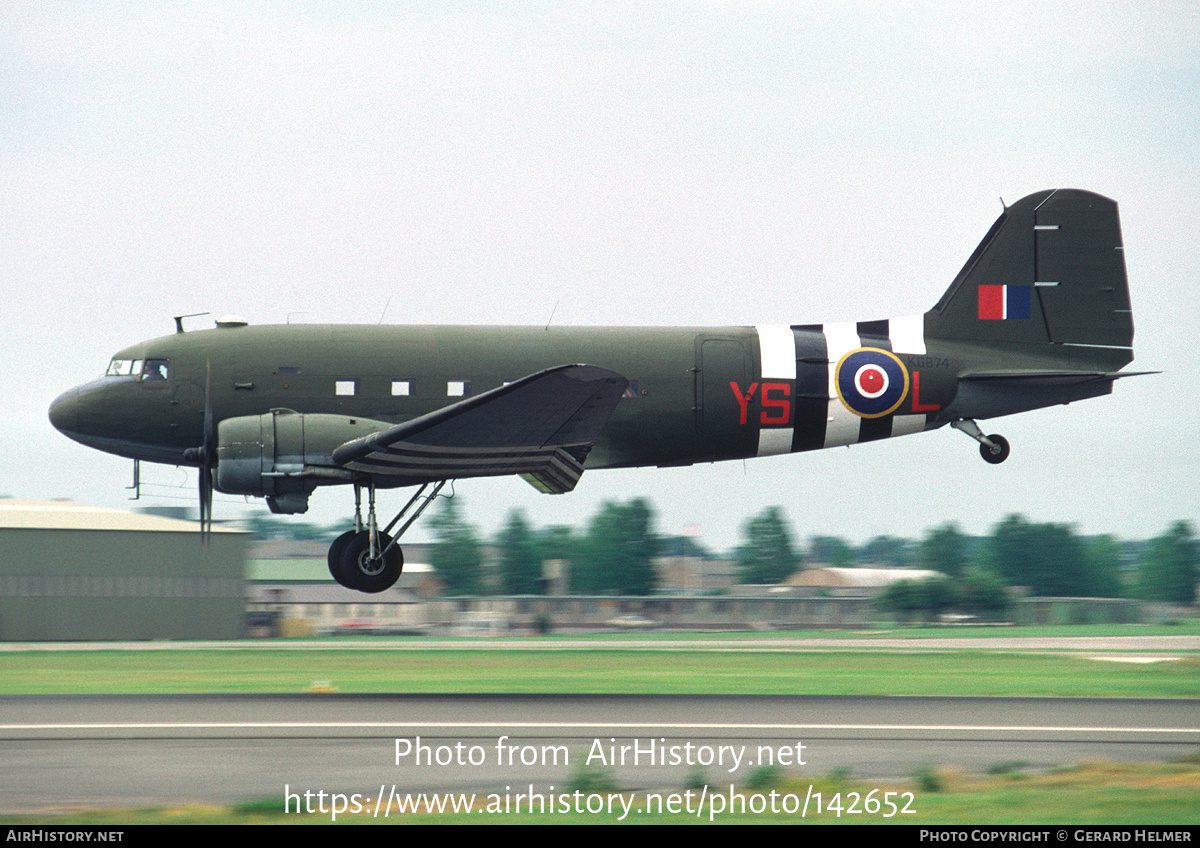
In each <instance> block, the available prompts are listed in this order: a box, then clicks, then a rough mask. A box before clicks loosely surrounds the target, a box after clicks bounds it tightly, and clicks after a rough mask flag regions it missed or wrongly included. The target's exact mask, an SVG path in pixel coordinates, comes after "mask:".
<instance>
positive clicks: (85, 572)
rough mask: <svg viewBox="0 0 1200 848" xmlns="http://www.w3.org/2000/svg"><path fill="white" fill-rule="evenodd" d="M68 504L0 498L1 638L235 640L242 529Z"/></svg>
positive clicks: (241, 613)
mask: <svg viewBox="0 0 1200 848" xmlns="http://www.w3.org/2000/svg"><path fill="white" fill-rule="evenodd" d="M199 530H200V528H199V525H198V524H196V523H194V522H188V521H177V520H175V519H171V518H162V517H159V516H154V515H141V514H137V513H132V512H123V511H121V510H116V509H104V508H101V507H94V506H86V505H84V504H78V503H72V502H69V501H19V500H0V551H3V557H2V558H0V641H9V642H11V641H20V642H35V641H110V640H147V639H236V638H240V637H241V636H242V635H243V634H244V632H245V583H244V570H245V563H246V541H247V538H248V537H247V536H246V535H245V534H244V533H241V532H237V531H233V530H227V529H223V528H219V527H218V528H215V529H214V531H213V532H212V534H211V537H210V538H209V540H208V541H207V542H202V540H201V536H200V532H199Z"/></svg>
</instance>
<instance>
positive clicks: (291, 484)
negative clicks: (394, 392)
mask: <svg viewBox="0 0 1200 848" xmlns="http://www.w3.org/2000/svg"><path fill="white" fill-rule="evenodd" d="M389 426H390V425H388V424H386V423H384V422H382V421H372V420H371V419H369V418H350V417H347V416H345V415H327V414H324V413H308V414H306V413H300V412H294V411H292V410H290V409H273V410H271V411H270V412H268V413H266V414H265V415H244V416H240V417H238V418H227V419H225V420H224V421H222V422H221V423H220V424H218V425H217V474H216V486H217V489H219V490H220V491H222V492H226V493H228V494H236V495H255V496H256V497H265V498H266V499H267V504H268V505H269V506H270V508H271V511H272V512H282V513H298V512H305V511H306V510H307V509H308V496H309V495H310V494H312V491H313V489H315V488H316V487H317V486H319V485H321V484H323V483H345V482H349V480H350V475H349V472H346V471H343V470H342V469H341V468H339V467H338V466H337V465H336V464H335V463H334V461H333V450H334V448H336V447H338V446H339V445H342V444H345V443H346V442H349V441H351V440H353V439H358V438H361V437H362V436H368V435H370V434H372V433H377V432H379V431H380V430H385V429H387V428H388V427H389Z"/></svg>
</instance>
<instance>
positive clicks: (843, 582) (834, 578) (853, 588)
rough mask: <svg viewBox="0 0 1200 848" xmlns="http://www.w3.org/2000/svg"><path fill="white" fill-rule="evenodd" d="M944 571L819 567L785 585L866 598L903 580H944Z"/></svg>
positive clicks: (806, 570)
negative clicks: (935, 578) (940, 578)
mask: <svg viewBox="0 0 1200 848" xmlns="http://www.w3.org/2000/svg"><path fill="white" fill-rule="evenodd" d="M942 576H943V575H942V573H941V572H940V571H927V570H924V569H919V568H836V567H833V566H817V567H815V568H805V569H801V570H800V571H797V572H796V573H795V574H793V575H792V576H791V577H789V578H788V579H787V580H786V581H784V583H783V584H782V585H784V586H789V587H791V588H794V589H824V590H827V591H828V592H829V594H831V595H842V596H846V597H851V596H854V597H864V596H870V595H877V594H879V593H880V592H882V591H883V590H884V589H886V588H887V587H888V586H890V585H891V584H892V583H898V582H899V581H901V580H912V581H914V582H917V583H919V582H921V581H922V580H930V579H932V578H934V577H942Z"/></svg>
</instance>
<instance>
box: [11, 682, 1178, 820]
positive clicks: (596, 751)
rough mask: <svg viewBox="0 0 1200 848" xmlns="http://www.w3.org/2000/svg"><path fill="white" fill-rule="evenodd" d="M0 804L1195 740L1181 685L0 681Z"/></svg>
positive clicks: (427, 785) (887, 760)
mask: <svg viewBox="0 0 1200 848" xmlns="http://www.w3.org/2000/svg"><path fill="white" fill-rule="evenodd" d="M0 739H3V740H4V741H3V755H0V761H2V763H3V768H0V798H3V799H4V801H3V802H0V805H2V806H3V808H4V809H5V810H6V811H28V810H45V809H52V808H61V807H72V808H78V807H86V808H98V807H106V808H108V807H156V806H163V805H174V804H186V803H216V804H234V803H239V802H245V801H249V800H254V799H261V798H282V797H283V795H284V793H285V792H291V793H296V792H297V791H299V792H301V793H303V792H304V791H312V792H318V791H323V792H331V793H332V792H341V793H354V792H359V793H368V794H370V795H374V794H376V793H379V792H381V791H383V788H384V787H387V788H388V789H389V790H390V789H391V788H392V787H395V788H396V790H397V791H401V792H446V791H455V792H480V793H487V792H504V791H508V790H509V789H513V790H515V789H516V788H517V787H520V789H522V790H524V789H525V788H526V787H527V786H533V787H537V788H539V790H545V791H555V789H554V788H553V787H557V788H558V789H562V788H564V787H565V786H566V785H567V784H568V782H569V781H570V778H571V775H572V773H573V772H575V771H577V770H578V769H579V768H580V767H581V766H584V765H587V766H589V767H591V768H602V769H604V770H605V771H608V772H610V773H611V774H612V775H613V776H614V777H615V780H616V783H617V785H618V786H620V787H621V788H623V789H657V788H663V789H679V788H681V787H683V786H684V784H685V782H686V780H687V779H688V777H689V775H692V774H696V773H699V774H702V775H703V777H704V779H706V780H707V781H709V782H710V783H712V784H714V785H718V784H719V785H722V786H724V785H743V784H744V783H745V782H746V780H747V778H748V777H749V775H750V774H751V772H753V771H754V770H755V769H757V768H759V767H761V766H763V765H768V764H774V765H777V766H779V767H781V768H783V770H784V771H786V772H790V773H796V774H803V775H808V776H818V775H824V774H828V773H830V772H833V771H836V770H843V769H848V770H849V772H850V774H851V776H853V777H854V778H856V779H858V780H869V781H883V780H887V779H890V778H907V777H908V776H909V775H910V774H911V773H912V772H913V771H914V770H915V769H918V768H922V767H929V766H932V767H936V768H950V769H962V770H966V771H973V772H983V771H985V770H986V769H988V768H989V767H990V766H994V765H996V764H998V763H1021V764H1022V766H1021V768H1023V769H1025V770H1037V769H1048V768H1053V767H1057V766H1062V765H1069V764H1074V763H1078V762H1084V761H1092V760H1119V761H1161V760H1168V759H1172V758H1175V757H1180V756H1184V755H1188V754H1192V753H1194V752H1195V751H1196V750H1197V749H1198V748H1200V700H1167V699H1091V698H962V697H946V698H922V697H894V698H893V697H851V696H847V697H817V696H808V697H780V696H670V697H665V696H636V695H633V696H631V695H616V696H605V695H591V696H588V695H580V696H539V695H517V696H496V695H415V696H414V695H397V696H388V695H294V696H279V695H270V696H254V695H237V696H188V695H173V696H10V697H4V698H0Z"/></svg>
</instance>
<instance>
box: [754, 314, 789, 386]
mask: <svg viewBox="0 0 1200 848" xmlns="http://www.w3.org/2000/svg"><path fill="white" fill-rule="evenodd" d="M754 329H756V330H758V359H759V362H760V363H761V366H760V367H761V369H762V378H763V379H764V380H795V379H796V337H795V335H793V334H792V328H791V327H789V326H786V325H783V324H770V325H760V326H758V327H755V328H754Z"/></svg>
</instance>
